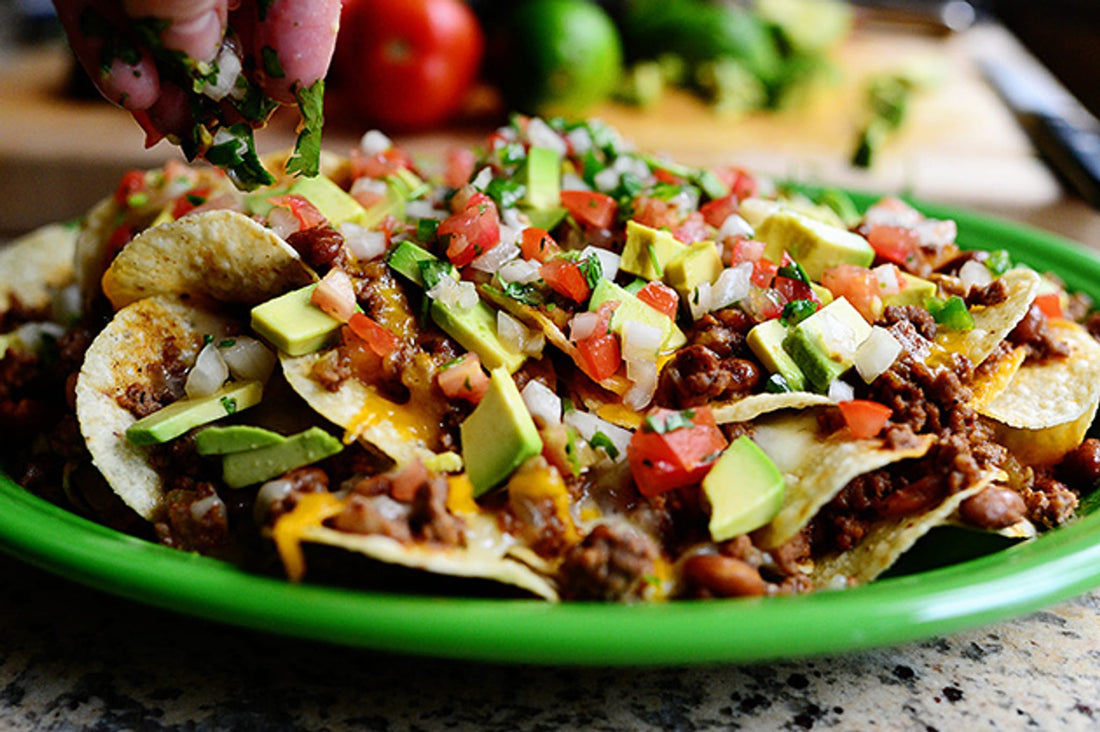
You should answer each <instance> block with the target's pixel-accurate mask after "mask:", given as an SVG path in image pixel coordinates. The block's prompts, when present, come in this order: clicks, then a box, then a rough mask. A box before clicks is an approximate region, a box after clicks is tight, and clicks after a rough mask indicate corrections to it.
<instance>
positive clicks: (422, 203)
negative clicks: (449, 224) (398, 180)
mask: <svg viewBox="0 0 1100 732" xmlns="http://www.w3.org/2000/svg"><path fill="white" fill-rule="evenodd" d="M449 215H450V214H449V213H448V212H446V211H444V210H442V209H439V208H436V207H435V204H433V203H432V202H431V201H429V200H427V199H424V198H418V199H416V200H415V201H408V202H407V203H405V216H406V217H407V218H410V219H437V220H440V221H442V220H443V219H445V218H447V217H448V216H449Z"/></svg>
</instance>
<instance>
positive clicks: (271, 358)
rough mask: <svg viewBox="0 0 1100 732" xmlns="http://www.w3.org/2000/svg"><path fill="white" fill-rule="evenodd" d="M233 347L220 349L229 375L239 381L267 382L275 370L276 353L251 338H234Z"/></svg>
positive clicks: (219, 351)
mask: <svg viewBox="0 0 1100 732" xmlns="http://www.w3.org/2000/svg"><path fill="white" fill-rule="evenodd" d="M232 340H233V345H230V346H226V347H225V348H219V349H218V353H220V354H221V357H222V360H223V361H225V365H226V366H227V367H229V373H230V374H231V375H232V376H233V378H234V379H237V380H238V381H267V378H268V377H269V376H271V372H272V371H273V370H274V368H275V361H276V357H275V353H274V352H273V351H272V350H271V349H270V348H268V347H267V346H265V345H264V344H263V343H262V342H260V341H259V340H257V339H255V338H252V337H250V336H237V337H236V338H233V339H232Z"/></svg>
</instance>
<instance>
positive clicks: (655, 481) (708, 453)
mask: <svg viewBox="0 0 1100 732" xmlns="http://www.w3.org/2000/svg"><path fill="white" fill-rule="evenodd" d="M651 425H655V426H656V429H653V427H651ZM727 444H728V443H727V442H726V438H725V437H724V436H723V435H722V432H721V430H719V429H718V427H717V426H716V425H715V422H714V414H713V413H712V412H711V410H710V407H697V408H695V409H689V410H684V411H681V412H677V411H675V410H671V409H664V408H663V407H655V408H654V409H651V410H650V411H649V413H648V414H647V415H646V420H645V421H644V422H643V423H642V425H641V426H640V427H639V428H638V429H637V430H635V431H634V435H633V436H632V437H631V439H630V445H629V446H628V447H627V460H628V461H629V463H630V472H631V473H632V474H633V476H634V483H635V485H636V486H637V487H638V490H639V492H641V493H642V494H643V495H646V496H655V495H657V494H659V493H664V492H665V491H670V490H673V489H675V488H683V487H684V486H689V485H694V484H695V483H698V482H699V481H701V480H702V479H703V478H704V477H705V476H706V474H707V472H708V471H709V470H710V468H711V466H712V465H713V464H714V461H715V459H717V457H718V455H719V454H720V453H721V452H722V450H723V449H725V447H726V445H727Z"/></svg>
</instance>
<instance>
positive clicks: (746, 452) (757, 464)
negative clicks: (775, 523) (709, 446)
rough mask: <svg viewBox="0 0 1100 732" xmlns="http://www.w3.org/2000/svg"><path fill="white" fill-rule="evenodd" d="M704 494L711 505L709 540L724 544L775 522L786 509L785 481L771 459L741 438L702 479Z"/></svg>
mask: <svg viewBox="0 0 1100 732" xmlns="http://www.w3.org/2000/svg"><path fill="white" fill-rule="evenodd" d="M703 493H704V494H705V495H706V497H707V501H708V502H709V503H710V523H709V524H708V527H709V529H710V536H711V538H712V539H714V540H715V541H725V540H726V539H732V538H733V537H735V536H740V535H741V534H747V533H748V532H750V531H754V530H755V529H759V528H760V527H761V526H763V525H764V524H766V523H768V522H769V521H771V520H772V519H773V518H775V515H776V514H777V513H779V509H780V507H781V506H782V505H783V497H784V494H785V493H786V481H785V480H784V478H783V474H782V473H780V472H779V469H778V468H776V467H775V463H773V462H772V461H771V458H769V457H768V456H767V454H766V453H765V452H764V451H763V450H761V449H760V448H759V447H758V446H757V445H756V443H755V442H753V441H752V440H751V439H749V437H747V436H746V435H741V436H740V437H738V438H737V439H736V440H734V441H733V442H732V443H730V446H729V447H727V448H726V450H725V452H723V453H722V454H721V455H720V456H719V457H718V459H717V460H716V461H715V462H714V467H712V468H711V469H710V472H709V473H707V475H706V477H705V478H703Z"/></svg>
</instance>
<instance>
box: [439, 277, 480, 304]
mask: <svg viewBox="0 0 1100 732" xmlns="http://www.w3.org/2000/svg"><path fill="white" fill-rule="evenodd" d="M428 297H430V298H432V299H433V300H438V301H439V302H440V303H442V304H444V305H446V306H447V307H452V308H454V307H457V308H460V309H462V310H468V309H470V308H472V307H473V306H474V305H477V303H478V300H480V298H479V297H478V294H477V288H476V287H474V283H473V282H466V281H462V282H459V281H457V280H455V278H454V277H451V276H450V275H443V276H441V277H440V278H439V282H437V283H436V284H435V286H434V287H432V288H431V289H430V290H428Z"/></svg>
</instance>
